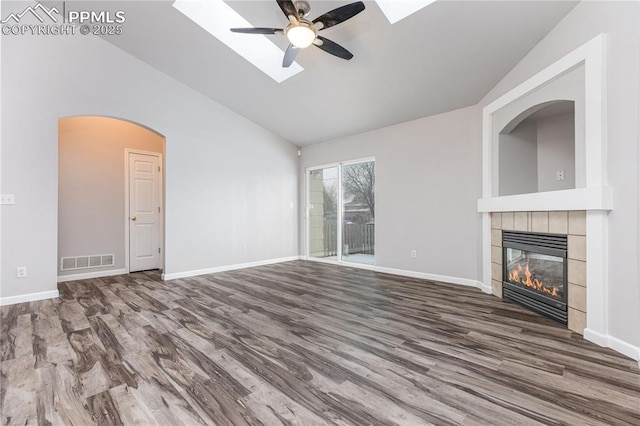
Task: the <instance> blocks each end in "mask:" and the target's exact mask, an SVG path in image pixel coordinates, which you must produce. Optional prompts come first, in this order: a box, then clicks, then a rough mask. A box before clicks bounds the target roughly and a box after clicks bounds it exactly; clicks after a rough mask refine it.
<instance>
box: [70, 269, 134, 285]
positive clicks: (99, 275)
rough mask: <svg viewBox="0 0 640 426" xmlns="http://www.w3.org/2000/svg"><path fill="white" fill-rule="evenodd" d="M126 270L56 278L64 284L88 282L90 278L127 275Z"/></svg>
mask: <svg viewBox="0 0 640 426" xmlns="http://www.w3.org/2000/svg"><path fill="white" fill-rule="evenodd" d="M128 273H129V271H127V270H126V269H109V270H107V271H96V272H86V273H84V274H73V275H60V276H58V282H59V283H64V282H67V281H77V280H88V279H91V278H102V277H112V276H114V275H123V274H128Z"/></svg>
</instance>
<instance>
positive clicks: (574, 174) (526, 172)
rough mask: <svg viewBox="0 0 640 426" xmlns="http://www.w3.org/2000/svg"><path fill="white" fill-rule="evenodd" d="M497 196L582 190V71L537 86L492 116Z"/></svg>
mask: <svg viewBox="0 0 640 426" xmlns="http://www.w3.org/2000/svg"><path fill="white" fill-rule="evenodd" d="M492 128H493V129H495V133H494V134H493V135H492V137H493V140H494V146H497V148H498V149H497V158H494V164H495V165H497V167H496V169H497V171H498V173H496V174H494V183H493V185H494V193H497V194H498V195H499V196H508V195H518V194H531V193H538V192H547V191H558V190H566V189H575V188H582V187H584V186H585V170H584V160H585V159H584V155H585V142H584V67H583V66H579V67H576V68H575V69H573V70H571V71H569V72H567V73H565V74H563V75H562V76H560V77H558V78H556V79H555V80H553V81H551V82H549V83H547V84H545V85H543V86H541V87H539V88H538V89H536V90H534V91H533V92H531V93H529V94H528V95H526V96H523V97H521V98H520V99H518V100H517V101H515V102H512V103H511V104H508V105H506V106H504V107H503V108H502V109H500V110H499V111H497V112H496V113H494V115H493V126H492Z"/></svg>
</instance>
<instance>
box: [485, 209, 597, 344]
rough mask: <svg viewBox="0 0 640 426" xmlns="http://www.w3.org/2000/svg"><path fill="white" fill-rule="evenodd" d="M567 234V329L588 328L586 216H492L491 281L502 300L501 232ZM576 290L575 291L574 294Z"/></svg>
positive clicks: (555, 213) (557, 213)
mask: <svg viewBox="0 0 640 426" xmlns="http://www.w3.org/2000/svg"><path fill="white" fill-rule="evenodd" d="M503 230H516V231H525V232H541V233H551V234H565V235H567V240H568V252H567V257H568V265H567V274H568V281H569V283H570V285H569V286H568V288H567V291H568V304H569V323H568V328H569V329H570V330H572V331H575V332H577V333H580V334H582V333H583V331H584V328H585V327H586V321H587V314H586V286H587V283H586V270H587V262H586V240H587V239H586V212H585V211H569V212H567V211H551V212H503V213H492V214H491V278H492V286H491V287H492V291H493V294H494V296H497V297H500V298H502V231H503ZM572 290H573V291H572Z"/></svg>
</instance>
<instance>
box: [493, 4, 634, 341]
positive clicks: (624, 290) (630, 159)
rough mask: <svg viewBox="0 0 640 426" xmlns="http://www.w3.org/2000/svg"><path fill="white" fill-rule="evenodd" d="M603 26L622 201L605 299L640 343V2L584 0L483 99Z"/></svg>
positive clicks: (612, 152) (614, 221)
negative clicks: (639, 204)
mask: <svg viewBox="0 0 640 426" xmlns="http://www.w3.org/2000/svg"><path fill="white" fill-rule="evenodd" d="M600 33H606V35H607V41H608V43H607V44H608V46H607V70H606V72H607V97H606V102H607V105H606V107H607V144H608V149H607V161H608V180H609V182H608V183H609V185H611V186H612V187H613V188H614V209H613V211H611V212H610V213H609V229H608V235H609V293H608V300H605V301H603V302H604V303H608V304H609V309H608V312H609V318H608V327H609V335H610V336H611V337H612V338H615V339H619V340H621V341H623V342H626V343H628V344H631V345H634V346H636V347H639V346H640V274H639V269H640V262H639V259H640V252H639V239H638V235H639V234H638V232H639V221H640V211H639V209H638V203H639V201H640V199H639V194H640V182H639V179H640V175H639V173H638V170H639V167H638V166H639V163H640V150H639V149H638V145H639V118H640V111H639V109H640V108H639V101H640V91H639V81H638V80H639V76H640V3H638V2H591V1H589V2H581V3H579V4H578V5H577V6H576V7H575V8H574V9H573V10H572V11H571V12H570V13H569V14H568V15H567V16H566V17H565V19H563V20H562V21H561V22H560V23H559V24H558V25H557V26H556V28H554V29H553V30H552V31H551V32H550V33H549V34H548V35H547V36H546V37H545V38H544V39H543V40H542V41H541V42H540V43H539V44H538V45H537V46H536V47H535V48H534V49H533V50H532V51H531V52H530V53H529V54H528V55H527V56H525V57H524V58H523V59H522V61H521V62H520V63H519V64H518V65H517V66H516V67H515V68H514V69H513V70H512V71H511V72H510V73H509V74H507V76H505V77H504V78H503V79H502V81H500V83H498V85H496V87H495V88H494V89H493V90H492V91H491V92H490V93H489V94H488V95H487V96H486V97H485V98H484V100H483V101H482V104H483V105H485V104H488V103H489V102H491V101H492V100H494V99H496V98H497V97H499V96H500V95H502V94H504V93H506V92H507V91H508V90H510V89H512V88H513V87H515V86H517V85H518V84H520V83H521V82H523V81H525V80H526V79H527V78H529V77H531V76H532V75H534V74H535V73H537V72H539V71H540V70H542V69H544V68H545V67H546V66H548V65H550V64H552V63H553V62H555V61H556V60H558V59H559V58H561V57H563V56H564V55H566V54H567V53H569V52H570V51H572V50H573V49H575V48H577V47H578V46H580V45H582V44H584V43H585V42H587V41H589V40H591V39H592V38H593V37H595V36H596V35H598V34H600ZM576 108H577V105H576ZM577 113H578V112H577V110H576V114H577ZM576 129H578V127H576ZM576 139H578V135H576ZM578 175H579V173H578V171H576V177H577V176H578ZM576 185H577V186H580V183H579V182H576ZM587 285H588V284H587Z"/></svg>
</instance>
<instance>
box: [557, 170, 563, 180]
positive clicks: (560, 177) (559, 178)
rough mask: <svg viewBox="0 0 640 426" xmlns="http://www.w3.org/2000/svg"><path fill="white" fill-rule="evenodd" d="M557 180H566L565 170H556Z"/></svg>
mask: <svg viewBox="0 0 640 426" xmlns="http://www.w3.org/2000/svg"><path fill="white" fill-rule="evenodd" d="M556 180H564V170H557V171H556Z"/></svg>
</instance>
